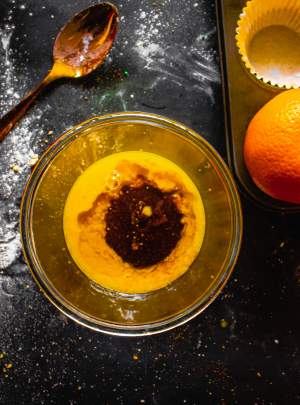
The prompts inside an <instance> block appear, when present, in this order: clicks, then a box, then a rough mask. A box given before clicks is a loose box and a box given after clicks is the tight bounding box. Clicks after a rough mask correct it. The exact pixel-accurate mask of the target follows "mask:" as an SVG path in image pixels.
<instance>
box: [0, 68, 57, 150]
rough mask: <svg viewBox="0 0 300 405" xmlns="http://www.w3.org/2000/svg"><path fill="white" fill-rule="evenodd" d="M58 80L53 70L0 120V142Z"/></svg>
mask: <svg viewBox="0 0 300 405" xmlns="http://www.w3.org/2000/svg"><path fill="white" fill-rule="evenodd" d="M55 79H57V76H56V75H55V74H54V73H53V70H51V71H50V72H49V73H48V75H47V76H46V77H45V78H44V80H43V81H42V82H41V83H40V84H39V85H38V86H37V87H36V88H35V89H34V90H32V91H31V92H30V93H29V94H27V95H26V96H25V97H24V98H23V99H22V100H21V101H20V102H19V104H17V105H16V106H15V107H14V108H12V109H11V110H10V111H8V113H6V114H5V115H4V116H3V117H2V118H1V119H0V142H2V141H3V139H4V138H5V137H6V135H7V134H8V133H9V131H10V130H11V129H12V128H13V127H14V126H15V125H16V123H17V122H18V121H19V119H20V118H22V117H23V115H24V114H25V112H26V111H27V110H28V108H29V107H30V106H31V104H32V103H33V102H34V100H35V99H36V98H37V96H38V94H39V93H40V92H41V91H42V90H43V89H44V88H45V87H46V86H47V84H49V83H50V82H52V81H53V80H55Z"/></svg>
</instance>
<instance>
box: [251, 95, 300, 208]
mask: <svg viewBox="0 0 300 405" xmlns="http://www.w3.org/2000/svg"><path fill="white" fill-rule="evenodd" d="M244 158H245V163H246V166H247V168H248V170H249V173H250V175H251V177H252V179H253V181H254V182H255V184H256V185H257V186H258V187H259V188H260V189H261V190H262V191H264V192H265V193H267V194H269V195H270V196H271V197H274V198H277V199H279V200H283V201H288V202H293V203H300V89H293V90H288V91H285V92H283V93H280V94H279V95H277V96H276V97H274V98H273V99H272V100H271V101H269V102H268V103H267V104H266V105H265V106H264V107H263V108H262V109H261V110H259V111H258V113H257V114H256V115H255V116H254V118H253V119H252V121H251V122H250V124H249V126H248V129H247V133H246V138H245V143H244Z"/></svg>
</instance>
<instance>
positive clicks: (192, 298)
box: [21, 112, 242, 336]
mask: <svg viewBox="0 0 300 405" xmlns="http://www.w3.org/2000/svg"><path fill="white" fill-rule="evenodd" d="M130 150H143V151H147V152H153V153H156V154H158V155H161V156H163V157H165V158H168V159H170V160H172V161H173V162H174V163H176V164H177V165H178V166H180V167H181V168H182V169H183V170H184V171H185V172H186V173H187V174H188V175H189V176H190V177H191V179H192V180H193V181H194V183H195V185H196V186H197V187H198V189H199V191H200V194H201V196H202V199H203V204H204V208H205V217H206V229H205V236H204V241H203V244H202V247H201V249H200V252H199V254H198V257H197V258H196V260H195V261H194V262H193V264H192V265H191V266H190V268H189V270H188V271H187V272H186V273H185V274H184V275H183V276H181V277H180V278H178V279H177V280H176V281H174V282H173V283H172V284H170V285H169V286H167V287H165V288H162V289H160V290H157V291H154V292H151V293H147V294H132V295H131V294H121V293H117V292H112V291H109V290H106V289H104V288H102V287H101V286H98V285H95V284H93V282H91V281H90V280H89V279H88V278H87V277H86V276H85V275H84V274H83V273H82V272H81V271H80V270H79V268H78V267H77V266H76V264H75V263H74V261H73V259H72V257H71V256H70V253H69V251H68V248H67V246H66V242H65V238H64V233H63V210H64V205H65V201H66V198H67V196H68V193H69V191H70V189H71V187H72V185H73V183H74V182H75V180H76V179H77V177H78V176H79V175H80V174H81V173H82V172H83V171H84V170H85V169H86V168H87V167H88V166H89V165H91V164H92V163H94V162H95V161H96V160H98V159H101V158H102V157H104V156H107V155H110V154H112V153H115V152H122V151H130ZM99 181H101V179H100V180H99ZM21 235H22V243H23V251H24V255H25V258H26V261H27V263H28V266H29V268H30V269H31V272H32V274H33V276H34V278H35V280H36V282H37V283H38V285H39V286H40V288H41V289H42V291H43V292H44V293H45V295H46V296H47V298H48V299H49V300H50V301H51V302H52V303H53V304H54V305H55V306H56V307H57V308H58V309H59V310H61V311H62V312H63V313H64V314H65V315H67V316H68V317H70V318H72V319H74V320H75V321H77V322H79V323H80V324H82V325H84V326H87V327H89V328H91V329H94V330H97V331H101V332H104V333H109V334H115V335H125V336H138V335H148V334H154V333H159V332H163V331H166V330H169V329H171V328H174V327H175V326H178V325H181V324H183V323H184V322H187V321H188V320H189V319H191V318H193V317H195V316H196V315H197V314H199V313H200V312H202V311H203V310H204V309H205V308H206V307H207V306H208V305H209V304H210V303H211V302H212V301H213V300H214V299H215V298H216V296H217V295H218V293H220V291H221V289H222V288H223V287H224V285H225V283H226V281H227V280H228V277H229V276H230V274H231V272H232V270H233V267H234V264H235V262H236V260H237V256H238V253H239V248H240V244H241V236H242V213H241V207H240V201H239V196H238V192H237V189H236V186H235V184H234V181H233V179H232V176H231V174H230V172H229V170H228V168H227V166H226V165H225V163H224V162H223V160H222V159H221V158H220V156H219V155H218V154H217V152H216V151H215V150H214V149H213V148H212V147H211V146H210V145H209V144H208V142H206V141H205V140H204V139H203V138H202V137H201V136H200V135H199V134H197V133H195V132H194V131H192V130H191V129H189V128H187V127H185V126H184V125H182V124H180V123H178V122H175V121H173V120H170V119H168V118H165V117H161V116H158V115H153V114H147V113H140V112H132V113H130V112H128V113H116V114H110V115H105V116H101V117H95V118H92V119H90V120H89V121H86V122H84V123H82V124H80V125H77V126H75V127H74V128H72V129H71V130H69V131H68V132H66V133H65V134H63V135H62V136H61V137H60V138H59V139H58V140H57V141H56V142H55V143H54V144H53V145H51V146H50V147H49V149H47V151H46V152H45V153H44V154H43V156H42V157H41V159H40V160H39V162H38V163H37V165H36V167H35V169H34V171H33V173H32V175H31V177H30V178H29V181H28V183H27V186H26V188H25V191H24V195H23V200H22V205H21Z"/></svg>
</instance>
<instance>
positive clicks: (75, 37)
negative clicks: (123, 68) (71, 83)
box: [53, 3, 119, 77]
mask: <svg viewBox="0 0 300 405" xmlns="http://www.w3.org/2000/svg"><path fill="white" fill-rule="evenodd" d="M99 22H101V24H99ZM118 22H119V15H118V10H117V8H116V7H115V6H114V5H113V4H110V3H101V4H98V5H95V6H91V7H89V8H87V9H85V10H82V11H81V12H80V13H78V14H76V15H75V16H74V17H73V18H72V20H70V21H69V22H68V23H67V24H66V25H65V26H64V27H63V28H62V30H61V31H60V33H59V34H58V36H57V38H56V40H55V43H54V49H53V58H54V66H53V68H54V69H55V70H56V71H57V73H61V74H64V73H65V72H66V71H67V72H68V75H67V76H72V77H81V76H85V75H87V74H88V73H90V72H92V71H93V70H95V69H96V68H97V67H98V66H99V65H100V64H101V63H103V61H104V60H105V58H106V56H107V54H108V53H109V51H110V49H111V47H112V45H113V42H114V39H115V36H116V33H117V30H118Z"/></svg>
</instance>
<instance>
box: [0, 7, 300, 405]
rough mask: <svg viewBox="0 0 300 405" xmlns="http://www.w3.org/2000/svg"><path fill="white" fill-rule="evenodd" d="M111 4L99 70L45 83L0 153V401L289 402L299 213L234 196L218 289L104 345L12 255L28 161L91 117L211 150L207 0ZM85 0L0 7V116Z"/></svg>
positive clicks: (212, 86) (293, 383) (213, 66)
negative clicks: (166, 319)
mask: <svg viewBox="0 0 300 405" xmlns="http://www.w3.org/2000/svg"><path fill="white" fill-rule="evenodd" d="M115 3H116V4H117V5H118V6H119V7H120V13H121V16H122V18H121V29H120V33H119V35H118V39H117V42H116V45H115V47H114V49H113V51H112V53H111V56H110V57H109V58H108V60H107V61H106V63H105V64H104V66H103V67H102V68H101V69H99V70H97V71H96V72H95V73H93V74H92V75H90V76H89V77H87V78H85V79H82V80H77V81H75V80H73V81H71V80H70V81H62V82H60V83H57V84H54V85H52V86H51V87H49V89H48V90H47V91H46V92H45V93H44V94H43V95H42V96H41V97H40V98H39V100H38V102H37V103H36V105H35V106H34V108H32V110H31V111H30V113H29V114H28V115H27V116H26V118H25V119H24V120H23V121H22V123H21V124H20V125H19V126H18V127H17V128H15V130H14V131H13V132H12V133H11V134H10V135H9V137H8V138H7V139H6V140H5V141H4V142H3V143H2V144H1V145H0V403H1V404H18V405H19V404H20V405H21V404H70V405H71V404H73V405H75V404H130V405H131V404H143V403H145V404H155V405H158V404H159V405H160V404H242V405H245V404H253V405H254V404H258V405H265V404H288V403H290V404H296V403H299V401H300V388H299V386H300V384H299V383H300V373H299V369H300V355H299V341H300V326H299V325H300V322H299V315H298V309H299V307H300V249H299V248H300V231H299V229H300V216H299V215H293V216H285V215H282V214H273V213H268V212H264V211H262V210H260V209H259V208H256V207H255V206H252V205H251V204H250V203H249V202H247V201H246V200H243V199H242V203H243V211H244V219H245V229H244V240H243V245H242V250H241V254H240V258H239V261H238V264H237V266H236V269H235V271H234V273H233V275H232V277H231V279H230V281H229V283H228V285H227V287H226V288H225V290H224V291H223V293H222V294H221V295H220V296H219V298H218V299H217V300H216V301H215V302H214V303H213V304H212V305H211V306H210V307H209V308H208V309H207V310H206V311H205V312H204V313H203V314H202V315H200V316H198V317H197V318H196V319H194V320H193V321H191V322H189V323H188V324H186V325H184V326H182V327H179V328H177V329H175V330H173V331H171V332H168V333H165V334H162V335H158V336H153V337H147V338H130V339H128V338H117V337H109V336H105V335H102V334H99V333H95V332H92V331H90V330H87V329H84V328H82V327H80V326H78V325H76V324H75V323H74V322H72V321H70V320H68V319H66V318H65V317H64V316H63V315H61V314H60V313H59V312H58V311H57V310H56V309H55V308H54V307H53V306H52V305H51V304H50V303H49V302H48V301H46V299H45V298H44V297H43V296H42V295H41V294H40V293H39V291H38V288H37V287H36V285H35V283H34V282H33V280H32V278H31V275H30V273H29V270H28V269H27V267H26V265H25V264H24V261H23V260H22V257H21V256H20V246H19V241H18V212H19V211H18V210H19V203H20V197H21V192H22V189H23V187H24V184H25V182H26V178H27V177H28V174H29V172H30V165H31V164H32V163H33V162H34V160H35V157H36V155H35V154H38V155H39V154H40V153H41V152H42V151H43V150H45V148H46V147H47V144H48V143H50V142H51V141H53V140H54V139H56V137H57V136H58V135H59V134H60V133H62V132H63V131H65V130H66V129H67V128H69V127H71V126H72V125H74V124H76V123H78V122H80V121H82V120H85V119H87V118H89V117H90V116H91V115H98V114H102V113H105V112H113V111H122V110H145V111H150V112H155V113H160V114H164V115H167V116H170V117H173V118H175V119H177V120H179V121H182V122H183V123H185V124H187V125H188V126H190V127H192V128H193V129H195V130H196V131H198V132H199V133H201V134H203V135H204V136H205V138H206V139H207V140H208V141H209V142H210V143H212V144H213V145H214V146H215V147H216V148H217V149H218V150H219V152H220V153H221V154H222V155H223V156H225V134H224V128H223V127H224V123H223V110H222V109H223V107H222V95H221V85H220V75H219V66H218V51H217V32H216V19H215V8H214V4H213V1H210V0H193V1H191V0H185V1H184V2H183V1H181V0H159V1H158V0H141V1H138V0H118V1H116V2H115ZM90 4H93V1H89V0H65V1H61V0H43V1H42V0H1V3H0V112H1V114H2V113H4V112H5V111H7V110H8V109H9V107H10V106H12V105H14V104H15V103H16V102H17V100H18V97H20V96H23V95H24V93H26V91H28V90H29V89H30V88H31V87H32V86H33V85H34V84H36V83H37V82H38V80H39V79H41V78H42V77H43V75H45V74H46V72H47V70H48V69H49V67H50V65H51V49H52V44H53V40H54V37H55V35H56V33H57V31H58V29H59V28H60V27H61V26H62V25H63V24H64V23H65V22H66V21H67V20H68V18H69V17H70V16H72V14H73V13H74V12H76V11H79V10H80V9H82V8H84V7H86V6H88V5H90Z"/></svg>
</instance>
